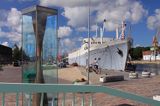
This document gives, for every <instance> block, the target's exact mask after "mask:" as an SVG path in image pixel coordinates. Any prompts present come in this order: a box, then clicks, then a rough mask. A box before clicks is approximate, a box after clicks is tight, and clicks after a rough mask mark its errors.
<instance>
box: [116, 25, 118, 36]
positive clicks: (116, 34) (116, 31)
mask: <svg viewBox="0 0 160 106" xmlns="http://www.w3.org/2000/svg"><path fill="white" fill-rule="evenodd" d="M116 39H119V29H118V25H117V28H116Z"/></svg>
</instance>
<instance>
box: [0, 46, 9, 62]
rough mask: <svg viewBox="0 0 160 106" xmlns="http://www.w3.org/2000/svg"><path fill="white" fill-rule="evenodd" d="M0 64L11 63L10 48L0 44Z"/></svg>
mask: <svg viewBox="0 0 160 106" xmlns="http://www.w3.org/2000/svg"><path fill="white" fill-rule="evenodd" d="M0 64H12V48H10V47H6V46H3V45H0Z"/></svg>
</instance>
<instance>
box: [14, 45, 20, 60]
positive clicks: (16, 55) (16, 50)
mask: <svg viewBox="0 0 160 106" xmlns="http://www.w3.org/2000/svg"><path fill="white" fill-rule="evenodd" d="M12 56H13V61H17V60H19V61H20V60H21V57H22V52H21V49H19V47H18V46H17V45H16V44H15V45H14V48H13V55H12Z"/></svg>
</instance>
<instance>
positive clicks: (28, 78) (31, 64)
mask: <svg viewBox="0 0 160 106" xmlns="http://www.w3.org/2000/svg"><path fill="white" fill-rule="evenodd" d="M34 16H35V14H34V13H32V14H31V15H23V17H22V18H23V25H22V30H23V33H22V40H23V42H22V51H23V76H22V77H23V82H33V81H34V79H35V75H36V74H35V73H36V67H35V65H36V64H35V61H36V40H35V31H34V27H33V18H34Z"/></svg>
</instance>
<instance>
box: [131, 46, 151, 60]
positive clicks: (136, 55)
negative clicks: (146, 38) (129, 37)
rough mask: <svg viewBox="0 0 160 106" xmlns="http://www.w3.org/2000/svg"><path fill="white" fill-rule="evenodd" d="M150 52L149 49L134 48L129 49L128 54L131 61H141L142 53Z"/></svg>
mask: <svg viewBox="0 0 160 106" xmlns="http://www.w3.org/2000/svg"><path fill="white" fill-rule="evenodd" d="M147 50H150V47H136V48H131V49H130V51H129V53H130V55H131V57H132V60H141V59H142V58H143V55H142V52H143V51H147Z"/></svg>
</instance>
